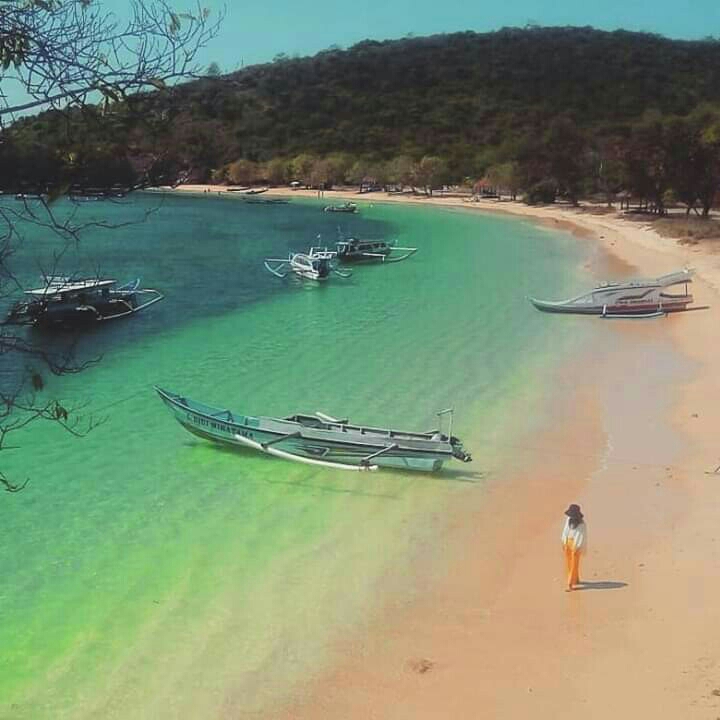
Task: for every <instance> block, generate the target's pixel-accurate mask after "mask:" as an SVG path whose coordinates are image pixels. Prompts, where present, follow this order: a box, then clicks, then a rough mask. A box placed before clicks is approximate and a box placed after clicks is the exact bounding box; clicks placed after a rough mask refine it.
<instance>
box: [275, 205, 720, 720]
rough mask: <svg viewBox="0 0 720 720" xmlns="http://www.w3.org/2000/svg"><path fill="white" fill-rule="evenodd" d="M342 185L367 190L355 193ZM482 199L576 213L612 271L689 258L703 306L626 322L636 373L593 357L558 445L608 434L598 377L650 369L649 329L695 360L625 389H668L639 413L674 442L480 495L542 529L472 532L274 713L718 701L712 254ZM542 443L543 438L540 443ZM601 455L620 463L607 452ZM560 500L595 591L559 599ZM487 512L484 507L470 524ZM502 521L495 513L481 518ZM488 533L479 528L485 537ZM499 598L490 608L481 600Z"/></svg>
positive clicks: (683, 705)
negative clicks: (581, 544)
mask: <svg viewBox="0 0 720 720" xmlns="http://www.w3.org/2000/svg"><path fill="white" fill-rule="evenodd" d="M282 194H285V195H288V194H289V193H287V192H285V193H282ZM331 197H334V196H331V194H330V193H326V198H327V199H330V198H331ZM337 197H342V198H344V199H350V198H352V199H353V200H356V199H359V200H365V199H366V198H355V197H352V196H350V195H349V194H348V193H339V194H338V195H337ZM399 200H401V199H399ZM380 201H381V202H382V201H384V200H380ZM401 201H402V200H401ZM417 202H419V203H421V204H430V203H433V204H434V201H426V200H421V201H417ZM437 204H444V203H442V202H437ZM454 204H455V205H457V206H460V207H467V205H468V204H467V203H457V202H456V203H454ZM478 205H482V206H483V207H478V208H475V207H471V208H468V209H473V210H474V209H478V210H480V211H483V210H484V211H493V212H509V213H512V214H519V215H522V216H524V217H528V218H531V219H537V220H541V221H543V222H545V223H548V224H549V225H550V226H551V227H552V226H558V227H563V225H562V224H564V223H572V224H573V225H574V226H576V227H577V228H579V229H580V232H581V234H582V235H583V236H584V237H587V238H589V239H591V240H592V242H594V243H596V244H597V245H598V246H601V247H602V248H604V249H605V250H607V251H608V252H609V253H611V254H612V255H613V256H614V257H616V258H618V261H619V262H620V266H619V268H620V271H621V272H620V274H621V275H622V274H624V271H625V270H629V269H630V268H632V269H633V273H634V274H637V275H642V276H648V275H654V274H661V273H663V272H667V271H669V270H675V269H678V268H679V267H682V266H684V265H688V264H691V265H692V266H693V267H694V268H695V269H696V270H697V273H698V280H697V281H696V283H695V284H696V288H697V295H698V296H699V297H700V299H701V302H703V303H708V304H709V305H710V306H711V307H710V309H709V310H706V311H702V312H698V313H689V314H687V315H681V316H678V317H672V318H668V319H667V320H661V321H650V322H651V323H652V324H651V325H645V326H644V325H643V324H642V321H641V322H640V324H637V321H629V322H630V323H631V324H623V323H619V324H618V326H617V330H616V332H617V333H618V334H620V335H623V336H626V339H629V340H630V341H631V342H634V344H635V345H636V352H637V353H638V354H637V355H636V357H635V360H634V361H633V363H631V364H630V366H629V367H624V366H622V364H619V365H618V364H616V365H613V363H609V365H608V366H607V367H599V368H597V367H596V368H592V370H591V371H590V369H589V371H590V372H589V374H591V375H592V377H591V378H590V379H589V380H588V379H587V378H586V381H587V385H586V388H587V392H588V393H589V394H590V397H591V398H592V397H593V396H595V397H596V400H595V404H594V410H593V409H592V408H593V403H592V402H590V404H589V406H588V407H589V409H588V410H586V411H584V412H580V411H577V410H576V411H575V414H574V415H573V412H570V414H569V417H568V416H567V415H566V416H565V419H566V421H565V425H564V426H563V427H565V428H567V429H568V430H569V429H572V428H573V427H574V426H577V427H580V428H582V423H578V419H582V420H583V421H584V422H585V423H586V427H588V431H587V432H579V434H578V436H575V435H568V436H563V435H562V433H561V437H560V438H559V439H556V445H555V446H556V447H562V446H566V444H569V445H571V446H572V444H573V438H577V439H576V440H575V441H574V442H576V443H579V442H580V441H581V440H582V439H583V438H585V437H586V436H587V435H588V434H589V433H592V432H593V431H592V428H593V427H594V428H595V431H594V434H595V437H596V441H599V443H600V445H602V444H603V432H604V431H603V425H604V424H606V423H607V422H609V421H610V420H612V418H608V417H607V416H605V417H604V416H603V412H604V411H603V409H602V407H601V404H599V403H598V401H597V391H598V387H599V386H604V390H603V391H604V392H605V393H606V394H608V393H610V394H612V393H614V394H615V397H616V399H617V395H618V393H620V394H622V392H623V385H624V384H626V385H628V384H630V385H632V384H635V383H637V382H638V381H639V380H642V379H643V378H644V377H645V372H646V368H647V367H648V363H650V364H651V365H652V364H654V363H655V362H656V357H655V356H654V355H652V354H649V355H648V354H646V353H645V352H644V348H645V347H648V346H649V347H652V345H651V341H652V340H653V337H652V336H658V335H659V336H661V338H662V343H663V344H665V343H670V345H672V346H673V347H674V348H675V349H676V350H677V351H678V352H680V353H681V354H682V355H684V356H685V357H686V358H687V360H686V362H688V363H691V365H690V366H685V367H684V368H683V370H682V371H680V372H678V373H675V374H672V373H671V374H670V376H669V378H668V381H667V382H665V381H664V378H663V377H662V376H661V377H656V378H655V379H654V380H653V381H652V382H650V384H649V385H648V386H646V387H645V388H644V395H642V394H641V396H640V397H639V398H635V400H636V401H637V402H639V403H640V404H639V407H640V408H642V407H644V406H645V405H646V404H647V403H646V400H647V399H648V397H651V396H650V395H649V394H650V393H651V394H659V395H660V396H661V397H663V398H664V400H663V402H662V403H661V406H660V407H661V408H664V410H658V406H656V405H654V404H652V408H653V413H651V414H650V415H646V416H644V417H642V416H641V419H640V422H642V423H644V424H646V425H647V424H658V425H659V426H660V430H661V431H662V433H663V437H665V438H667V439H668V441H670V440H672V441H673V443H674V444H675V445H676V447H675V450H674V451H673V453H672V454H670V455H669V456H667V457H666V458H665V462H666V464H660V465H653V464H652V463H642V462H638V463H637V464H616V463H613V462H609V463H608V465H607V466H606V467H604V468H603V467H602V463H597V464H596V465H595V466H594V467H583V466H582V465H578V466H576V467H575V468H573V467H572V466H570V467H567V468H566V470H564V471H560V472H561V474H562V476H563V478H564V480H563V483H562V484H561V485H560V486H559V487H558V486H557V485H555V484H553V479H554V476H555V475H556V474H557V473H552V472H551V473H544V472H539V473H538V474H537V476H535V477H534V478H533V485H532V486H531V487H528V483H527V478H526V479H525V480H524V481H523V480H522V479H521V480H520V481H518V482H517V484H516V485H515V490H514V491H511V490H509V489H508V490H507V494H506V495H505V496H504V497H502V493H500V494H499V499H498V500H497V505H496V506H493V500H492V499H488V501H487V504H486V506H485V507H486V508H490V507H491V506H493V507H495V514H496V515H497V516H499V517H501V518H502V517H507V516H511V515H512V513H513V512H515V513H517V514H519V515H520V516H522V517H525V516H526V514H528V516H530V517H533V518H537V521H536V524H535V521H533V523H531V524H533V527H532V528H528V527H526V526H523V525H522V524H521V525H520V526H519V527H518V528H517V533H516V534H515V535H514V536H513V538H514V544H511V545H510V547H509V548H508V549H507V552H503V554H502V555H501V557H500V558H496V559H493V558H490V559H488V558H486V557H482V555H480V554H479V551H478V549H477V547H476V546H472V544H470V546H469V547H468V543H458V544H457V546H456V548H455V550H456V557H457V565H456V566H454V572H455V573H457V575H458V576H459V578H460V579H458V578H457V577H456V578H455V580H454V581H448V580H447V578H446V579H444V580H442V579H440V580H438V581H437V582H436V583H435V584H434V586H433V587H432V589H431V595H430V596H431V598H432V600H431V601H428V602H427V603H423V602H422V601H419V602H416V603H415V604H412V605H411V606H410V607H408V606H404V607H403V606H400V607H389V608H388V609H387V613H386V614H385V615H383V616H382V618H380V619H379V620H378V621H377V625H376V626H375V629H374V630H371V631H369V632H368V633H366V635H365V638H364V640H363V644H362V646H361V647H360V652H351V653H348V648H347V647H339V648H337V649H336V650H337V658H338V659H337V664H336V666H335V669H334V670H333V669H329V670H328V671H327V673H326V674H324V675H322V676H321V677H319V678H316V679H315V681H314V682H313V683H312V684H310V685H309V686H308V687H306V688H305V689H304V690H303V691H302V692H301V693H298V695H297V698H296V702H295V703H294V704H292V705H290V706H285V707H284V708H283V709H281V710H279V711H278V713H277V714H276V715H275V716H277V717H288V716H292V717H294V718H303V717H308V718H310V717H312V718H325V717H326V718H333V717H337V714H336V713H337V712H338V710H339V709H340V708H341V709H342V716H343V717H344V718H353V717H357V718H364V717H367V716H368V714H373V715H374V716H376V717H380V718H396V717H397V718H400V717H407V716H408V714H410V715H412V717H414V718H420V719H421V718H436V717H440V716H450V715H454V716H457V717H462V716H468V715H470V714H477V713H478V712H484V713H486V714H488V715H489V716H491V717H503V718H516V717H517V718H520V717H526V716H527V715H528V713H531V714H533V716H534V717H539V718H548V719H549V718H564V717H568V718H569V717H574V716H575V714H576V713H577V710H578V708H582V712H583V714H584V715H585V716H586V717H589V718H605V717H607V716H608V715H609V714H616V715H617V716H618V717H622V716H625V715H628V714H631V713H632V714H638V715H639V716H645V715H652V716H653V717H656V718H667V719H668V720H670V719H674V718H676V717H680V716H682V717H688V718H695V717H697V718H700V717H706V716H707V713H708V712H712V711H713V709H714V710H715V712H717V707H718V699H717V694H716V693H714V692H713V690H714V688H716V686H717V679H716V678H714V676H713V668H714V667H715V666H716V663H717V662H718V648H717V646H716V644H715V643H714V641H713V639H712V638H710V637H708V636H707V635H708V634H707V633H706V632H704V630H703V628H705V629H706V628H708V627H714V626H716V625H717V622H718V620H720V617H718V615H719V611H718V610H717V608H716V606H717V604H716V603H713V602H712V598H713V597H714V596H715V594H716V593H717V590H718V589H720V588H718V581H717V580H715V579H713V578H712V577H711V576H710V575H711V574H712V571H711V569H710V566H709V565H708V563H716V562H717V561H718V548H717V543H716V542H715V523H714V521H713V519H712V510H711V508H712V507H716V503H717V501H718V499H719V497H718V496H719V495H720V484H719V483H717V481H716V478H715V476H713V475H712V470H713V469H714V467H715V464H716V463H715V460H716V459H717V451H716V449H715V448H714V441H713V438H712V435H713V428H714V427H717V423H718V422H720V417H719V413H718V410H717V409H716V408H717V407H720V387H719V385H718V380H717V376H718V373H717V370H718V368H717V360H716V355H717V350H718V347H717V340H716V339H715V336H716V333H715V332H714V330H713V329H714V327H715V326H716V320H717V309H716V307H715V305H716V304H717V302H718V295H717V291H716V289H717V288H718V287H720V282H719V280H720V266H719V265H718V263H717V262H716V261H715V259H714V257H713V255H712V254H710V253H708V252H706V251H704V250H703V249H702V248H701V247H694V248H690V247H681V246H679V245H677V243H676V242H675V241H674V240H672V239H669V238H661V237H660V236H658V235H657V234H656V233H654V232H653V231H652V230H651V229H648V228H645V227H643V226H641V225H640V226H639V225H637V224H636V223H629V222H627V221H623V220H621V219H616V218H612V217H607V216H588V215H581V214H579V213H578V212H576V211H574V210H572V209H570V208H562V209H559V208H528V209H526V208H524V207H520V206H513V207H512V209H511V208H509V207H507V204H505V203H503V204H502V205H503V206H502V207H496V206H494V204H493V203H478ZM486 205H488V206H490V205H492V206H491V207H487V206H486ZM360 207H362V206H360ZM565 227H566V226H565ZM590 322H595V321H593V320H591V321H590ZM613 322H615V321H613ZM655 323H657V324H655ZM655 340H657V337H655ZM661 347H662V345H661ZM665 347H667V346H666V345H665ZM625 359H626V360H629V358H628V357H626V358H625ZM660 370H661V373H662V363H660ZM601 392H602V391H601ZM605 412H607V411H606V410H605ZM656 412H659V413H660V417H656ZM558 417H560V416H558ZM593 417H594V418H596V419H597V418H599V419H597V420H595V421H593V420H592V418H593ZM603 417H604V419H603ZM568 420H570V422H569V423H568V422H567V421H568ZM635 420H636V421H637V418H635ZM616 421H617V419H616ZM560 425H561V426H562V425H563V424H562V422H561V423H560ZM619 431H620V432H625V433H626V434H627V438H626V443H628V446H629V447H633V443H634V441H635V440H637V441H638V443H639V444H640V446H644V442H643V438H644V437H645V436H646V435H647V432H646V431H645V430H644V429H643V427H642V426H641V427H636V426H634V425H633V418H632V416H630V417H628V422H627V426H624V425H622V424H621V425H620V428H619ZM616 432H618V430H616ZM541 444H542V443H541ZM545 447H546V448H548V447H550V448H552V447H553V446H552V443H549V442H548V441H546V442H545ZM606 450H607V451H608V452H609V457H610V458H612V448H607V447H606ZM643 452H647V448H645V449H644V451H643ZM593 470H594V472H593ZM707 472H710V473H711V474H709V475H708V474H706V473H707ZM588 475H589V476H590V479H587V477H588ZM511 486H512V483H508V485H507V486H505V488H503V489H506V488H509V487H511ZM571 494H572V496H571ZM570 500H572V501H575V500H578V501H580V502H581V503H583V504H584V505H585V508H586V512H587V515H588V518H589V522H590V533H591V541H590V542H591V548H592V552H591V555H590V556H589V558H588V561H587V571H588V572H590V573H592V574H593V575H592V577H593V579H594V581H595V582H596V585H595V586H593V585H590V588H591V592H581V593H574V594H571V595H570V596H569V597H568V596H565V595H562V594H561V586H562V581H561V577H560V576H561V572H560V563H561V561H560V558H559V551H558V550H557V545H556V543H557V538H556V537H555V536H556V535H557V534H558V533H559V528H557V527H556V525H558V523H559V520H558V518H557V517H555V516H554V515H553V513H557V514H558V516H559V515H560V513H561V509H562V507H563V506H565V505H566V504H567V502H568V501H570ZM538 503H541V504H538ZM548 513H549V514H550V517H547V514H548ZM489 514H491V513H489ZM491 520H493V518H492V517H488V516H487V515H484V516H483V515H479V516H477V517H476V518H474V519H473V522H475V523H478V524H479V523H481V522H485V523H488V521H491ZM456 523H457V524H458V525H460V526H461V527H462V528H464V529H463V530H461V531H460V533H461V535H462V533H463V532H465V533H467V534H466V535H464V536H463V538H467V537H468V536H469V537H472V536H473V533H472V527H471V523H469V522H468V521H467V520H463V519H462V518H456ZM500 524H502V523H500ZM496 526H497V520H496V521H495V524H493V523H490V524H489V525H487V526H486V527H490V528H496ZM500 529H501V528H500ZM499 531H500V530H498V532H499ZM496 537H497V536H496V535H495V534H493V533H492V532H489V533H488V534H487V535H486V536H485V539H486V540H487V541H488V542H492V541H493V539H494V538H496ZM476 539H477V536H476ZM448 542H450V541H449V540H448ZM503 547H505V546H503ZM538 566H539V568H540V569H539V570H538ZM455 568H457V569H455ZM548 573H551V574H552V577H549V576H548ZM488 577H490V578H495V579H496V580H497V581H498V584H497V585H496V593H495V594H494V595H493V594H492V593H488V592H487V590H486V588H487V583H488ZM595 578H597V580H595ZM484 583H485V584H484ZM595 588H597V590H596V591H594V592H593V591H592V590H593V589H595ZM699 588H702V594H701V595H698V594H697V591H698V590H699ZM484 593H485V594H484ZM429 594H430V591H429ZM493 598H495V599H496V600H495V605H494V606H493V607H494V609H493V608H490V609H488V607H487V604H488V601H489V600H492V599H493ZM688 607H692V608H693V612H692V613H689V612H688ZM498 616H502V617H500V618H499V617H498ZM534 618H535V619H536V622H534V620H533V619H534ZM538 623H542V624H543V625H544V626H545V629H544V631H543V632H541V633H539V634H538V633H536V632H535V631H534V630H533V626H534V625H536V624H538ZM493 627H495V628H496V629H495V630H493ZM513 663H515V664H516V665H513ZM518 668H519V669H520V670H521V671H522V672H519V673H518V672H517V669H518ZM509 679H510V680H511V681H512V682H509ZM513 683H514V684H513Z"/></svg>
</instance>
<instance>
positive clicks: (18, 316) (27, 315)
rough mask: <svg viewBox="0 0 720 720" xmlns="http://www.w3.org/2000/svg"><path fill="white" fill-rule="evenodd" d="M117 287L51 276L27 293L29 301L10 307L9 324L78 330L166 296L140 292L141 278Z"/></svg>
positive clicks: (113, 283)
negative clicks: (40, 285)
mask: <svg viewBox="0 0 720 720" xmlns="http://www.w3.org/2000/svg"><path fill="white" fill-rule="evenodd" d="M116 285H117V281H116V280H103V279H99V278H90V279H74V278H68V277H58V276H53V277H49V278H48V279H47V281H46V284H45V285H44V286H43V287H40V288H37V289H35V290H26V291H25V294H26V295H27V296H29V299H27V300H21V301H20V302H17V303H16V304H15V305H14V306H13V307H12V308H11V310H10V313H9V314H8V317H7V320H6V323H7V324H8V325H35V326H38V327H45V328H53V327H56V328H76V327H81V326H87V325H92V324H94V323H98V322H105V321H107V320H117V319H119V318H123V317H128V316H129V315H133V314H135V313H136V312H139V311H140V310H144V309H145V308H147V307H150V305H154V304H155V303H156V302H159V301H160V300H162V299H163V297H164V296H163V295H162V293H160V292H159V291H158V290H151V289H142V290H141V289H140V279H139V278H138V279H136V280H133V281H132V282H129V283H126V284H125V285H121V286H120V287H115V286H116Z"/></svg>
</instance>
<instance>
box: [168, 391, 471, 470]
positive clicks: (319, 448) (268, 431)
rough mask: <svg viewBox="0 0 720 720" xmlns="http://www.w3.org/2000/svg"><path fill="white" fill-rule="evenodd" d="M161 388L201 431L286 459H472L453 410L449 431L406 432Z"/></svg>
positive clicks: (399, 464)
mask: <svg viewBox="0 0 720 720" xmlns="http://www.w3.org/2000/svg"><path fill="white" fill-rule="evenodd" d="M155 391H156V392H157V394H158V395H159V396H160V399H161V400H162V401H163V402H164V403H165V405H166V406H167V407H168V408H169V410H170V412H171V413H172V414H173V416H174V417H175V419H176V420H177V421H178V422H179V423H180V424H181V425H182V426H183V427H184V428H185V429H186V430H187V431H188V432H191V433H193V434H194V435H197V436H198V437H201V438H204V439H206V440H212V441H213V442H218V443H223V444H225V445H231V446H235V447H247V448H252V449H254V450H258V451H260V452H263V453H266V454H268V455H274V456H275V457H281V458H284V459H286V460H294V461H296V462H301V463H306V464H309V465H319V466H322V467H330V468H337V469H342V470H377V469H378V467H390V468H400V469H403V470H425V471H435V470H440V468H441V467H442V465H443V463H444V462H446V461H448V460H451V459H453V458H455V459H456V460H460V461H461V462H470V461H471V460H472V457H471V455H470V453H468V452H466V451H465V449H464V448H463V445H462V443H461V442H460V440H459V439H458V438H456V437H454V436H453V435H452V410H451V409H449V410H443V411H442V412H440V413H438V415H439V416H440V417H442V416H444V415H447V414H449V415H450V427H449V428H448V433H447V435H445V434H443V433H442V432H441V431H440V430H439V429H437V430H430V431H429V432H404V431H400V430H390V429H387V428H375V427H367V426H363V425H351V424H350V423H349V422H348V420H338V419H336V418H333V417H330V416H328V415H324V414H323V413H319V412H318V413H315V414H314V415H302V414H297V415H290V416H289V417H285V418H274V417H262V416H249V415H241V414H238V413H234V412H231V411H230V410H225V409H222V408H217V407H212V406H209V405H203V404H202V403H199V402H195V401H194V400H190V399H188V398H186V397H183V396H182V395H177V394H175V393H172V392H168V391H166V390H163V389H161V388H159V387H155Z"/></svg>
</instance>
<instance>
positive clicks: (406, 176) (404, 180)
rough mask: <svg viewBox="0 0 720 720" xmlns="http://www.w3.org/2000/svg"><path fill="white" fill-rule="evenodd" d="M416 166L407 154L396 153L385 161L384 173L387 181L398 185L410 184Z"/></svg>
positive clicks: (415, 171)
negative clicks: (395, 155) (396, 154)
mask: <svg viewBox="0 0 720 720" xmlns="http://www.w3.org/2000/svg"><path fill="white" fill-rule="evenodd" d="M416 173H417V167H416V164H415V161H414V160H413V159H412V158H411V157H409V156H408V155H398V156H397V157H395V158H393V159H392V160H390V161H389V162H388V163H387V166H386V170H385V174H386V176H387V180H388V182H389V183H393V184H395V185H399V186H400V187H403V186H404V185H410V184H411V183H412V182H413V181H414V179H415V176H416Z"/></svg>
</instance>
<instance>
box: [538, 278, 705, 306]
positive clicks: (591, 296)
mask: <svg viewBox="0 0 720 720" xmlns="http://www.w3.org/2000/svg"><path fill="white" fill-rule="evenodd" d="M692 275H693V271H692V270H691V269H688V268H686V269H684V270H680V271H678V272H673V273H669V274H667V275H662V276H660V277H658V278H651V279H647V280H629V281H623V282H603V283H600V284H599V285H597V286H596V287H595V288H593V289H592V290H591V291H590V292H588V293H584V294H583V295H578V296H577V297H574V298H570V299H569V300H562V301H549V300H538V299H536V298H532V297H531V298H528V299H529V300H530V302H531V303H532V304H533V305H534V306H535V307H536V308H537V309H538V310H542V311H543V312H552V313H577V314H581V315H600V316H601V317H606V318H647V317H660V316H661V315H665V314H667V313H671V312H679V311H683V310H687V309H688V305H689V304H690V303H691V302H693V296H692V295H691V294H690V293H689V292H688V283H690V282H692ZM678 285H683V286H684V288H683V290H681V291H680V292H672V291H671V290H670V288H673V287H675V286H678Z"/></svg>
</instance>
